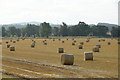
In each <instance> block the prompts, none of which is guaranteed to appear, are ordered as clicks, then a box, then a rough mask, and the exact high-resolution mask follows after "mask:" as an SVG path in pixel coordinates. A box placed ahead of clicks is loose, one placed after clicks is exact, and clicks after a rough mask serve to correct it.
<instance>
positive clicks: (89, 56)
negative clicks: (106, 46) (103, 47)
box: [84, 52, 93, 61]
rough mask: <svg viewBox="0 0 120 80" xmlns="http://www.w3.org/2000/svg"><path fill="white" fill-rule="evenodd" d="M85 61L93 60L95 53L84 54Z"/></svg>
mask: <svg viewBox="0 0 120 80" xmlns="http://www.w3.org/2000/svg"><path fill="white" fill-rule="evenodd" d="M84 60H85V61H87V60H93V53H92V52H84Z"/></svg>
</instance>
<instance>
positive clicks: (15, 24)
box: [2, 21, 60, 28]
mask: <svg viewBox="0 0 120 80" xmlns="http://www.w3.org/2000/svg"><path fill="white" fill-rule="evenodd" d="M27 24H35V25H40V24H41V22H35V21H33V22H21V23H13V24H4V25H2V26H3V27H5V28H8V27H10V26H15V27H16V28H24V27H26V25H27ZM50 25H51V27H59V26H60V24H52V23H50Z"/></svg>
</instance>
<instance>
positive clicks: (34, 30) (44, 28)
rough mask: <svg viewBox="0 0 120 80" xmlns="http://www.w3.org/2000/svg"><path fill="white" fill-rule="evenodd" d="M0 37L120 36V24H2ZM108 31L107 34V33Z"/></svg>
mask: <svg viewBox="0 0 120 80" xmlns="http://www.w3.org/2000/svg"><path fill="white" fill-rule="evenodd" d="M1 31H2V37H47V38H48V37H49V36H63V37H65V36H98V37H120V26H118V27H113V28H112V30H111V31H109V29H108V27H106V26H101V25H93V26H90V25H88V24H86V23H85V22H79V23H78V24H77V25H72V26H68V25H67V24H66V23H64V22H63V23H62V25H60V26H59V27H51V26H50V24H49V23H46V22H43V23H41V24H40V25H35V24H27V25H26V27H24V28H16V27H15V26H10V27H8V28H7V29H6V28H5V27H4V26H2V27H1ZM108 33H109V34H108Z"/></svg>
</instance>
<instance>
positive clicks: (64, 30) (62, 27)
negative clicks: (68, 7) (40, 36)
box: [60, 22, 68, 36]
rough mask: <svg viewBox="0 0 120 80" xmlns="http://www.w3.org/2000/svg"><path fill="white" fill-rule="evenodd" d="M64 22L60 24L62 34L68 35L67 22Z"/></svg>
mask: <svg viewBox="0 0 120 80" xmlns="http://www.w3.org/2000/svg"><path fill="white" fill-rule="evenodd" d="M62 24H63V25H61V26H60V35H61V36H68V28H67V24H65V23H64V22H63V23H62Z"/></svg>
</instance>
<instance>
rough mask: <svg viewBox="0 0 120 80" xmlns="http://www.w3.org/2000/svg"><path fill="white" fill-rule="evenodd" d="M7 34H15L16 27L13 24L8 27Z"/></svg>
mask: <svg viewBox="0 0 120 80" xmlns="http://www.w3.org/2000/svg"><path fill="white" fill-rule="evenodd" d="M8 33H9V34H8V35H9V36H14V35H16V33H17V29H16V27H14V26H11V27H9V28H8Z"/></svg>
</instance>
